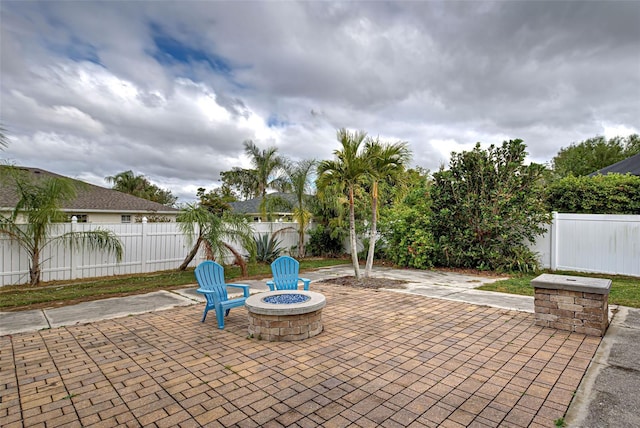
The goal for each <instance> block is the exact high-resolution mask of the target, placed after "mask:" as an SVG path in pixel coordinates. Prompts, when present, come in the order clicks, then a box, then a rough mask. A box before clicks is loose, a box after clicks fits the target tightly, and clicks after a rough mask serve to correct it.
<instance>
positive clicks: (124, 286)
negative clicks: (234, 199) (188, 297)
mask: <svg viewBox="0 0 640 428" xmlns="http://www.w3.org/2000/svg"><path fill="white" fill-rule="evenodd" d="M345 263H347V264H348V263H349V260H346V259H307V260H301V261H300V270H301V271H304V270H311V269H317V268H321V267H325V266H335V265H341V264H345ZM268 276H271V267H270V266H269V265H268V264H257V263H254V264H250V265H249V278H264V277H268ZM225 278H226V280H227V281H229V282H231V281H230V280H232V279H234V278H240V268H239V267H237V266H231V267H226V268H225ZM195 283H196V278H195V276H194V275H193V269H187V270H186V271H184V272H179V271H166V272H156V273H150V274H135V275H127V276H117V277H105V278H91V279H82V280H77V281H70V282H49V283H41V284H40V285H38V286H37V287H31V286H29V285H11V286H5V287H2V288H0V310H3V311H7V310H26V309H36V308H42V307H52V306H63V305H69V304H73V303H79V302H83V301H88V300H97V299H103V298H107V297H118V296H126V295H132V294H141V293H148V292H152V291H158V290H173V289H176V288H184V287H185V286H187V285H190V284H195Z"/></svg>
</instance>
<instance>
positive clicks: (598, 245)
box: [532, 213, 640, 276]
mask: <svg viewBox="0 0 640 428" xmlns="http://www.w3.org/2000/svg"><path fill="white" fill-rule="evenodd" d="M532 248H533V249H534V250H535V251H537V252H538V253H539V255H540V261H541V264H542V265H543V267H546V268H550V269H553V270H569V271H579V272H593V273H605V274H614V275H630V276H640V216H638V215H610V214H560V213H554V215H553V223H552V224H551V226H550V227H549V230H548V232H547V233H546V234H545V235H543V236H542V237H540V238H539V239H538V241H537V242H536V245H535V246H533V247H532Z"/></svg>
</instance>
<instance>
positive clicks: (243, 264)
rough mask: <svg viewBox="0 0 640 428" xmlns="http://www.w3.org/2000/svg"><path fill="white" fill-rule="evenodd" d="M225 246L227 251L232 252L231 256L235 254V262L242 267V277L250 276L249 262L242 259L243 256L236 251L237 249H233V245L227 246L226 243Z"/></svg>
mask: <svg viewBox="0 0 640 428" xmlns="http://www.w3.org/2000/svg"><path fill="white" fill-rule="evenodd" d="M223 245H224V246H225V247H227V250H229V251H231V254H233V257H234V258H235V262H236V263H237V264H238V266H240V272H241V273H242V276H249V271H248V269H247V262H245V261H244V257H242V254H240V253H239V252H238V251H236V249H235V248H233V247H232V246H231V245H229V244H227V243H226V242H223Z"/></svg>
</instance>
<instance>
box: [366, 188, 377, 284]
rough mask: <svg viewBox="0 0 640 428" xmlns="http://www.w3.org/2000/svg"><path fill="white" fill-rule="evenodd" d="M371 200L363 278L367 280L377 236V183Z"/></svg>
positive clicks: (371, 267) (371, 266)
mask: <svg viewBox="0 0 640 428" xmlns="http://www.w3.org/2000/svg"><path fill="white" fill-rule="evenodd" d="M371 193H372V198H371V232H370V234H369V251H367V264H366V265H365V268H364V277H365V278H369V276H370V275H371V270H372V269H373V257H374V253H375V251H376V237H377V234H378V182H374V183H373V189H372V192H371Z"/></svg>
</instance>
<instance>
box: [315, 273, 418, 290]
mask: <svg viewBox="0 0 640 428" xmlns="http://www.w3.org/2000/svg"><path fill="white" fill-rule="evenodd" d="M322 282H324V283H327V284H337V285H345V286H347V287H356V288H370V289H374V290H377V289H379V288H396V289H403V288H407V287H405V286H404V284H406V283H407V282H408V281H402V280H399V279H388V278H361V279H360V280H359V281H358V280H357V279H356V277H355V276H340V277H337V278H328V279H323V280H322Z"/></svg>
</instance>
